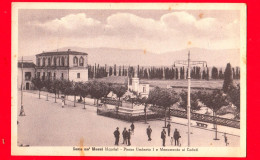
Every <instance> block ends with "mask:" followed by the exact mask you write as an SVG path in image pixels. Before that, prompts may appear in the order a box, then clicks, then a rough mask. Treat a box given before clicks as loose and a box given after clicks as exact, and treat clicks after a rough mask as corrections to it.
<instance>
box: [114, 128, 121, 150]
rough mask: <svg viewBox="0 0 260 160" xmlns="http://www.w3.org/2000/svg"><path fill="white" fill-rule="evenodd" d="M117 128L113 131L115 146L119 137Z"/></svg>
mask: <svg viewBox="0 0 260 160" xmlns="http://www.w3.org/2000/svg"><path fill="white" fill-rule="evenodd" d="M118 129H119V128H118V127H116V130H115V131H114V136H115V139H116V140H115V145H117V146H118V142H119V137H120V133H119V130H118Z"/></svg>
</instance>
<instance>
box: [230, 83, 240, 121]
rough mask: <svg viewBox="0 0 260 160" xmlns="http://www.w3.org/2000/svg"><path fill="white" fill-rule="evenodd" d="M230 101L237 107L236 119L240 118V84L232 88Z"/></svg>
mask: <svg viewBox="0 0 260 160" xmlns="http://www.w3.org/2000/svg"><path fill="white" fill-rule="evenodd" d="M227 94H228V96H229V99H230V101H231V102H232V103H233V104H234V105H235V106H236V110H237V115H236V118H239V117H240V84H238V85H237V86H232V87H231V88H230V90H229V91H228V93H227Z"/></svg>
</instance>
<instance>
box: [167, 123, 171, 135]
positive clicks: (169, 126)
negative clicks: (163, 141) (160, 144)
mask: <svg viewBox="0 0 260 160" xmlns="http://www.w3.org/2000/svg"><path fill="white" fill-rule="evenodd" d="M167 130H168V136H170V134H171V123H170V122H169V123H168V124H167Z"/></svg>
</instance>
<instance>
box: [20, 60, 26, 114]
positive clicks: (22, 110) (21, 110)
mask: <svg viewBox="0 0 260 160" xmlns="http://www.w3.org/2000/svg"><path fill="white" fill-rule="evenodd" d="M19 116H25V112H24V108H23V57H22V82H21V109H20V114H19Z"/></svg>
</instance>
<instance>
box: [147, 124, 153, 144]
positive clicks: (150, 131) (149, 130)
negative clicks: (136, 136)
mask: <svg viewBox="0 0 260 160" xmlns="http://www.w3.org/2000/svg"><path fill="white" fill-rule="evenodd" d="M146 134H147V136H148V141H151V140H152V138H151V134H152V128H151V127H150V126H148V128H147V129H146Z"/></svg>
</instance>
